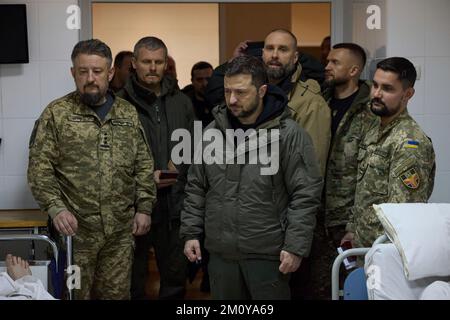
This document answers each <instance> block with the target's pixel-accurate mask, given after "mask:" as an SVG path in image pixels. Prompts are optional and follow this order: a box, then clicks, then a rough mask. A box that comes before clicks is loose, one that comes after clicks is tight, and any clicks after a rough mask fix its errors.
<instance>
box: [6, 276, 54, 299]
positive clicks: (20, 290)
mask: <svg viewBox="0 0 450 320" xmlns="http://www.w3.org/2000/svg"><path fill="white" fill-rule="evenodd" d="M0 300H55V298H53V297H52V296H51V295H50V294H49V293H48V292H47V291H46V290H45V289H44V286H43V285H42V282H41V280H39V279H38V278H36V277H34V276H25V277H22V278H20V279H17V280H16V281H14V280H13V279H11V277H10V276H9V275H8V274H7V273H6V272H2V273H0Z"/></svg>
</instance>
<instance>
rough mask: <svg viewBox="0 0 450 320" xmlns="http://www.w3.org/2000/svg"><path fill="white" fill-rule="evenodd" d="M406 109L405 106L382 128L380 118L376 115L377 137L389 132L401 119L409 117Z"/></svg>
mask: <svg viewBox="0 0 450 320" xmlns="http://www.w3.org/2000/svg"><path fill="white" fill-rule="evenodd" d="M409 117H410V116H409V113H408V110H407V109H406V108H405V110H403V111H402V112H401V113H400V114H399V115H398V116H397V117H396V118H395V119H394V120H392V121H391V122H390V123H388V124H387V125H386V126H385V127H384V128H383V127H382V126H381V118H380V117H378V119H377V124H378V139H381V137H383V136H385V135H387V134H389V132H390V131H391V130H392V129H393V128H395V127H396V126H397V125H398V124H399V123H400V122H401V121H402V120H404V119H407V118H409Z"/></svg>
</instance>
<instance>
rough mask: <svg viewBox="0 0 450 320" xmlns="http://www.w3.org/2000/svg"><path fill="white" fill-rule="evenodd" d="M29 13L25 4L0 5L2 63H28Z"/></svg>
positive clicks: (0, 53)
mask: <svg viewBox="0 0 450 320" xmlns="http://www.w3.org/2000/svg"><path fill="white" fill-rule="evenodd" d="M28 62H29V60H28V35H27V11H26V5H24V4H14V5H12V4H5V5H3V4H2V5H0V63H28Z"/></svg>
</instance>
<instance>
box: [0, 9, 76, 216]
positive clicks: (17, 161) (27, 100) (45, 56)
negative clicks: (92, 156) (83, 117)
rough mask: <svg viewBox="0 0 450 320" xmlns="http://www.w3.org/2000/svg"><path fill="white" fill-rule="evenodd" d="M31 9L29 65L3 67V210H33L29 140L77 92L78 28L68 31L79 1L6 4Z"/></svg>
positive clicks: (0, 117) (0, 125) (0, 169)
mask: <svg viewBox="0 0 450 320" xmlns="http://www.w3.org/2000/svg"><path fill="white" fill-rule="evenodd" d="M8 3H24V4H26V5H27V24H28V25H27V27H28V45H29V53H30V63H28V64H10V65H0V137H1V138H2V144H1V146H0V209H14V208H35V207H37V206H36V203H35V202H34V200H33V197H32V196H31V193H30V191H29V189H28V186H27V182H26V168H27V163H28V140H29V136H30V133H31V130H32V128H33V124H34V121H35V120H36V118H37V117H39V115H40V113H41V112H42V110H43V109H44V108H45V106H46V105H47V104H48V103H49V102H50V101H52V100H54V99H56V98H58V97H61V96H62V95H64V94H65V93H68V92H70V91H72V90H73V89H74V83H73V79H72V77H71V75H70V66H71V62H70V53H71V51H72V48H73V46H74V44H75V43H76V42H77V41H78V39H79V36H78V30H69V29H67V28H66V19H67V17H68V14H67V13H66V9H67V7H68V6H69V5H71V4H78V1H76V0H58V1H57V0H54V1H52V0H49V1H46V0H28V1H14V0H13V1H8Z"/></svg>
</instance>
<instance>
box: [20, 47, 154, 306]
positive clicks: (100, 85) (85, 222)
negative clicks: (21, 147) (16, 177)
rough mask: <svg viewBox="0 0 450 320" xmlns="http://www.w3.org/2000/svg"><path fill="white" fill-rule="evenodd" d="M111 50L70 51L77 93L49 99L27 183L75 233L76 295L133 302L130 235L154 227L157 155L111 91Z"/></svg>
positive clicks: (59, 225)
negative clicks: (78, 279)
mask: <svg viewBox="0 0 450 320" xmlns="http://www.w3.org/2000/svg"><path fill="white" fill-rule="evenodd" d="M111 61H112V57H111V51H110V49H109V47H108V46H107V45H106V44H104V43H103V42H101V41H99V40H87V41H81V42H79V43H78V44H77V45H75V47H74V49H73V51H72V63H73V67H72V68H71V72H72V76H73V77H74V79H75V83H76V87H77V91H75V92H72V93H69V94H68V95H66V96H64V97H62V98H60V99H58V100H55V101H53V102H51V103H50V104H49V105H48V106H47V108H45V110H44V112H43V113H42V115H41V116H40V118H39V119H38V120H37V121H36V125H35V128H34V130H33V133H32V136H31V139H30V156H29V166H28V181H29V184H30V187H31V190H32V192H33V195H34V197H35V199H36V201H37V202H38V203H39V206H40V207H41V209H42V210H43V211H46V212H48V214H49V216H50V217H51V218H52V221H53V225H54V226H55V228H56V229H57V231H59V232H60V233H62V234H64V235H73V236H74V239H73V250H74V251H73V252H74V263H75V264H76V265H78V266H79V267H80V270H81V289H80V290H75V296H76V298H79V299H89V298H92V299H128V298H129V294H130V274H131V263H132V258H133V245H134V242H133V236H132V235H133V234H135V235H140V234H144V233H146V232H148V230H149V229H150V213H151V211H152V206H153V202H154V200H155V193H156V192H155V185H154V182H153V160H152V158H151V156H150V152H149V148H148V146H147V144H146V141H145V137H144V132H143V130H142V128H141V126H140V122H139V118H138V114H137V112H136V109H135V108H134V107H133V106H132V105H131V104H129V103H128V102H126V101H125V100H122V99H120V98H118V97H115V96H114V94H113V93H112V92H109V91H107V89H108V81H109V80H111V78H112V76H113V73H114V71H113V69H112V68H111Z"/></svg>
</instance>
